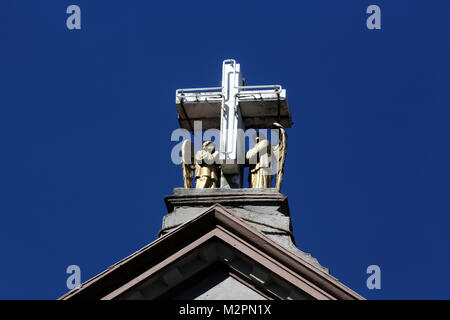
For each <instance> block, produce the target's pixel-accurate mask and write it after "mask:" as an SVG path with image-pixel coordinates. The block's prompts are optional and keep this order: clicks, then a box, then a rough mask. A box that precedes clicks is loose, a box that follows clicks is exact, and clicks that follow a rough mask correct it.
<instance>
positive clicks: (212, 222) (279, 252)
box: [59, 204, 364, 300]
mask: <svg viewBox="0 0 450 320" xmlns="http://www.w3.org/2000/svg"><path fill="white" fill-rule="evenodd" d="M218 225H219V226H221V227H223V228H224V229H226V230H228V231H230V232H231V233H232V234H234V235H236V236H238V237H241V238H242V239H243V240H245V241H247V242H249V243H251V244H252V245H253V246H254V247H255V248H257V249H259V250H261V251H262V252H264V253H265V254H267V255H268V256H271V257H273V258H274V259H275V260H277V261H278V262H280V263H281V264H283V265H285V266H286V267H288V268H289V269H291V270H293V271H295V272H296V273H298V274H299V275H300V276H302V277H304V278H305V279H306V280H308V281H310V282H312V283H314V284H315V285H317V286H318V287H319V288H321V289H323V290H325V291H327V292H329V293H330V294H332V295H333V296H335V297H336V298H337V299H352V300H353V299H357V300H363V299H364V298H363V297H362V296H360V295H359V294H357V293H356V292H354V291H353V290H351V289H350V288H348V287H346V286H345V285H343V284H342V283H340V282H339V281H338V280H337V279H335V278H333V277H332V276H330V275H329V274H327V273H325V272H323V271H321V270H320V269H318V268H316V267H314V266H313V265H311V264H309V263H308V262H307V261H305V260H303V259H302V258H301V257H299V256H296V255H295V254H293V253H291V252H290V251H288V250H287V249H285V248H283V247H282V246H280V245H279V244H277V243H276V242H274V241H273V240H271V239H270V238H268V237H267V236H265V235H264V234H262V233H261V232H259V231H258V230H256V229H255V228H254V227H252V226H250V225H249V224H248V223H246V222H245V221H244V220H242V219H240V218H239V217H237V216H235V215H234V214H233V213H231V212H229V211H228V210H227V209H225V208H224V207H223V206H221V205H219V204H215V205H213V206H211V207H210V208H208V209H206V210H205V211H204V212H203V213H202V214H200V215H199V216H197V217H196V218H194V219H192V220H190V221H187V222H185V223H184V224H182V225H180V226H179V227H177V228H175V229H173V230H172V231H171V232H169V233H167V234H166V235H164V236H162V237H161V238H159V239H157V240H155V241H153V242H151V243H150V244H148V245H147V246H145V247H143V248H142V249H140V250H138V251H136V252H135V253H133V254H131V255H130V256H128V257H126V258H125V259H123V260H121V261H119V262H118V263H116V264H114V265H112V266H111V267H109V268H108V269H107V270H105V271H104V272H102V273H100V274H99V275H97V276H95V277H93V278H92V279H90V280H88V281H86V282H85V283H83V284H82V286H81V287H80V288H79V289H75V290H72V291H70V292H68V293H67V294H65V295H63V296H62V297H60V298H59V299H61V300H65V299H98V298H100V297H101V296H102V295H104V294H105V292H107V291H112V290H114V289H115V288H117V287H119V286H121V285H123V284H124V283H126V282H128V281H130V280H131V279H133V277H135V276H136V274H139V273H140V272H142V270H144V269H148V267H149V261H152V262H154V263H156V261H161V260H162V259H164V258H165V257H167V256H169V255H171V254H173V253H174V252H176V251H177V250H179V248H180V247H182V246H185V245H186V243H189V242H192V241H195V240H196V239H197V238H199V237H201V236H202V235H204V234H205V233H207V232H209V231H210V230H212V229H214V228H216V226H218Z"/></svg>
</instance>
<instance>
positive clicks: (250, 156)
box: [245, 122, 287, 190]
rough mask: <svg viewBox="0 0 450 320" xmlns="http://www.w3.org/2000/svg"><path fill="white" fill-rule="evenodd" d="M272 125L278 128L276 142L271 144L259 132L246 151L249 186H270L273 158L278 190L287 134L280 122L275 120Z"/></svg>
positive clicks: (281, 176) (281, 177)
mask: <svg viewBox="0 0 450 320" xmlns="http://www.w3.org/2000/svg"><path fill="white" fill-rule="evenodd" d="M273 125H274V126H275V127H277V128H279V132H280V134H279V138H278V144H277V145H276V146H271V144H270V142H269V140H267V139H266V137H265V136H264V135H263V134H262V133H260V132H259V133H257V134H256V135H255V136H254V140H255V142H256V144H255V146H254V147H253V148H251V149H250V150H249V151H248V152H247V153H246V156H245V157H246V159H247V161H248V163H249V185H250V187H251V188H270V187H271V186H272V179H273V159H274V158H275V160H276V168H277V171H276V181H275V187H276V188H277V189H278V190H280V189H281V182H282V181H283V172H284V162H285V160H286V149H287V136H286V131H285V130H284V128H283V126H282V125H281V124H279V123H277V122H275V123H274V124H273Z"/></svg>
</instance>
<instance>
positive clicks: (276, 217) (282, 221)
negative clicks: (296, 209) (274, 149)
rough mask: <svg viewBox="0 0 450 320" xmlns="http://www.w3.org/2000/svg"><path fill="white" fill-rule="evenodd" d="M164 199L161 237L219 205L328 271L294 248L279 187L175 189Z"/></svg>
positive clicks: (288, 215) (286, 200) (287, 211)
mask: <svg viewBox="0 0 450 320" xmlns="http://www.w3.org/2000/svg"><path fill="white" fill-rule="evenodd" d="M164 200H165V203H166V207H167V212H168V214H167V215H166V216H164V218H163V224H162V229H161V231H160V236H162V235H164V234H166V233H168V232H170V231H172V230H174V229H175V228H176V227H178V226H179V225H181V224H183V223H185V222H187V221H189V220H191V219H193V218H195V217H197V216H198V215H200V214H201V213H203V212H204V211H205V210H206V209H208V208H209V207H211V206H212V205H214V204H220V205H222V206H223V207H225V208H226V209H228V210H230V211H231V212H232V213H234V214H236V216H238V217H240V218H241V219H243V220H244V221H245V222H246V223H248V224H249V225H251V226H253V227H254V228H256V229H257V230H258V231H260V232H261V233H263V234H264V235H266V236H267V237H269V238H271V239H272V240H273V241H275V242H277V243H278V244H280V245H281V246H283V247H285V248H286V249H288V250H289V251H291V252H293V253H295V254H297V255H299V256H301V257H302V258H303V259H305V260H307V261H308V262H310V263H311V264H313V265H315V266H316V267H319V268H320V269H322V270H324V271H326V272H327V271H328V270H327V269H326V268H323V267H322V266H320V264H319V263H318V262H317V260H316V259H315V258H313V257H311V255H309V254H307V253H305V252H303V251H300V250H299V249H298V248H297V247H296V245H295V240H294V235H293V233H292V224H291V219H290V214H289V205H288V199H287V196H285V195H284V194H282V193H280V192H279V191H278V189H275V188H268V189H247V188H242V189H222V188H214V189H186V188H175V189H174V193H173V195H170V196H166V197H165V198H164Z"/></svg>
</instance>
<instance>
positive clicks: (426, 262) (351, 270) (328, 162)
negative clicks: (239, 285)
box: [0, 0, 450, 299]
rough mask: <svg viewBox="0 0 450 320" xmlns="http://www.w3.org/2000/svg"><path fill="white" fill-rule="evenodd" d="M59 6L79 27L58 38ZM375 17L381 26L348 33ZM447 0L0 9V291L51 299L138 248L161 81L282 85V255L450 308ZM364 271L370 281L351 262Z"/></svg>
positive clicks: (168, 170) (387, 292)
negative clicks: (74, 274)
mask: <svg viewBox="0 0 450 320" xmlns="http://www.w3.org/2000/svg"><path fill="white" fill-rule="evenodd" d="M70 4H77V5H79V6H80V7H81V12H82V21H81V24H82V29H81V30H78V31H69V30H68V29H67V28H66V17H67V14H66V8H67V6H68V5H70ZM371 4H377V5H379V6H380V8H381V19H382V22H381V23H382V29H381V30H373V31H371V30H368V29H367V28H366V18H367V16H368V15H367V14H366V13H365V11H366V8H367V7H368V6H369V5H371ZM449 9H450V3H449V2H448V1H444V0H442V1H439V0H435V1H406V0H403V1H402V0H397V1H379V0H377V1H362V0H360V1H356V0H353V1H332V0H329V1H318V0H315V1H312V0H310V1H275V2H274V1H227V2H219V1H200V2H197V1H179V2H176V1H162V2H161V1H160V2H154V1H144V0H142V1H137V0H134V1H86V0H72V1H50V0H46V1H44V0H39V1H22V0H14V1H12V0H10V1H2V2H1V4H0V74H1V76H0V150H1V155H2V156H1V157H0V214H1V223H0V250H1V264H0V298H2V299H55V298H57V297H59V296H60V295H62V294H63V293H65V292H66V291H67V288H66V278H67V276H68V275H67V274H66V273H65V271H66V268H67V266H68V265H72V264H76V265H79V266H80V268H81V273H82V274H81V277H82V280H83V281H85V280H87V279H89V278H90V277H92V276H94V275H95V274H97V273H99V272H101V271H103V270H104V269H106V268H107V267H108V266H110V265H111V264H113V263H115V262H117V261H118V260H120V259H122V258H124V257H125V256H127V255H129V254H130V253H132V252H134V251H135V250H137V249H139V248H141V247H143V246H144V245H146V244H148V243H149V242H151V241H153V240H154V239H155V238H156V234H157V232H158V230H159V229H160V226H161V222H162V217H163V215H164V214H165V213H166V209H165V206H164V201H163V196H164V195H169V194H171V193H172V189H173V188H174V187H179V186H182V178H181V168H180V167H178V166H175V165H174V164H172V163H171V161H170V151H171V149H172V147H173V146H174V145H175V143H174V142H171V141H170V135H171V133H172V131H173V130H174V129H176V128H177V127H178V123H177V118H176V108H175V103H174V99H175V97H174V96H175V89H177V88H188V87H205V86H219V85H220V77H221V62H222V60H224V59H226V58H235V59H237V60H238V62H240V63H241V68H242V71H243V73H244V76H245V77H246V79H247V84H248V85H257V84H282V85H283V87H285V88H286V89H287V92H288V98H289V103H290V108H291V113H292V117H293V121H294V126H293V127H292V128H291V129H288V135H289V150H288V158H287V161H286V170H285V172H286V173H285V182H284V185H283V192H284V193H285V194H286V195H287V196H288V197H289V204H290V208H291V213H292V220H293V227H294V232H295V236H296V240H297V245H298V246H299V248H300V249H302V250H304V251H306V252H310V253H311V254H312V255H313V256H314V257H316V258H318V260H319V262H320V263H321V264H322V265H324V266H326V267H328V268H330V271H331V274H332V275H334V276H335V277H337V278H338V279H340V280H341V281H342V282H343V283H344V284H346V285H348V286H349V287H351V288H352V289H354V290H355V291H357V292H358V293H360V294H361V295H363V296H364V297H366V298H368V299H422V298H423V299H431V298H438V299H445V298H447V299H448V298H450V294H449V292H450V291H449V288H450V275H449V273H448V272H447V270H448V268H449V267H450V250H449V245H450V235H449V232H448V226H449V224H450V214H449V213H450V150H449V138H450V126H449V125H448V123H449V119H450V110H449V102H450V90H449V88H450V59H449V56H450V55H449V53H450V21H449V19H448V13H449V12H450V10H449ZM372 264H376V265H379V266H380V268H381V290H368V289H367V288H366V278H367V277H368V275H367V274H366V268H367V266H369V265H372Z"/></svg>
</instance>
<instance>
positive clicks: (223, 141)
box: [219, 59, 245, 188]
mask: <svg viewBox="0 0 450 320" xmlns="http://www.w3.org/2000/svg"><path fill="white" fill-rule="evenodd" d="M241 83H242V76H241V68H240V65H239V64H238V63H236V61H235V60H232V59H230V60H225V61H224V62H223V64H222V108H221V116H220V149H219V152H220V160H221V162H222V173H221V179H220V187H221V188H241V187H242V184H243V179H242V175H243V172H242V171H243V170H242V169H243V164H242V161H238V160H239V159H241V158H242V156H243V155H242V150H243V148H242V145H241V144H242V141H241V140H242V139H240V137H239V135H240V133H241V132H243V131H244V129H245V126H244V122H243V121H242V115H241V111H240V110H239V101H238V93H239V91H240V86H241Z"/></svg>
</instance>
